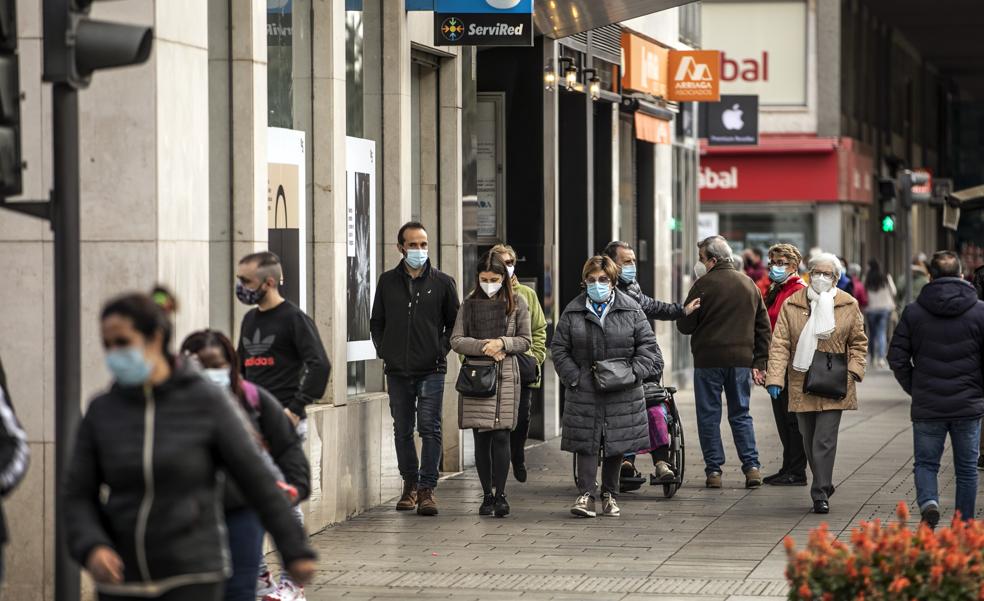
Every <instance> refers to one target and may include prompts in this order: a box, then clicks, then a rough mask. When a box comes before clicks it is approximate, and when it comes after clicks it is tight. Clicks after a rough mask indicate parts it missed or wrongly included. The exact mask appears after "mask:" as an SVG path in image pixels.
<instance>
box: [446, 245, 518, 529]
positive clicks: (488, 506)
mask: <svg viewBox="0 0 984 601" xmlns="http://www.w3.org/2000/svg"><path fill="white" fill-rule="evenodd" d="M531 344H532V336H531V334H530V311H529V307H528V306H527V304H526V301H525V300H523V297H521V296H519V295H518V294H516V293H514V292H513V286H512V281H511V279H510V278H509V275H508V270H507V269H506V264H505V263H503V262H502V260H501V259H500V258H499V256H498V255H496V254H493V253H486V254H485V255H483V256H482V258H481V259H479V261H478V267H477V269H476V274H475V288H474V290H472V292H471V294H469V295H468V298H466V299H465V302H464V303H463V304H462V305H461V310H460V311H459V312H458V319H457V321H456V322H455V324H454V332H452V334H451V349H452V350H453V351H455V352H456V353H458V354H460V355H463V356H464V357H465V365H464V366H462V369H468V366H469V365H470V364H475V363H483V362H484V363H488V362H495V363H496V364H497V365H498V380H497V382H496V392H495V395H493V396H491V397H488V398H475V397H468V396H464V395H459V407H458V419H459V424H460V426H461V428H462V429H465V428H470V429H471V430H472V432H473V433H474V435H475V467H476V468H477V469H478V476H479V479H480V480H481V481H482V490H483V491H484V497H483V499H482V506H481V508H480V509H479V514H480V515H493V514H494V515H495V516H496V517H505V516H506V515H508V514H509V503H507V502H506V493H505V490H506V479H507V477H508V476H509V464H510V450H509V448H510V432H511V431H512V430H513V428H515V427H516V422H517V418H518V408H519V401H520V394H521V389H522V385H521V381H520V375H519V363H518V361H517V359H516V356H517V355H520V354H522V353H525V352H527V351H528V350H529V349H530V345H531Z"/></svg>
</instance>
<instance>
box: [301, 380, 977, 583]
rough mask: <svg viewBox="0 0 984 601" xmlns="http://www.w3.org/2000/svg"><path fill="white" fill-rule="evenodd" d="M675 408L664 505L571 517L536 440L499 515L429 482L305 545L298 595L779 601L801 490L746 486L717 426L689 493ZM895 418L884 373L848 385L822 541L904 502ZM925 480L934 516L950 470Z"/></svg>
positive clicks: (807, 524)
mask: <svg viewBox="0 0 984 601" xmlns="http://www.w3.org/2000/svg"><path fill="white" fill-rule="evenodd" d="M678 402H679V404H680V410H681V415H682V416H683V421H684V422H685V427H686V436H687V440H688V443H687V447H686V450H687V467H688V469H687V479H686V483H685V485H684V487H683V488H681V489H680V491H679V492H678V493H677V495H676V497H674V498H673V499H665V498H663V496H662V491H661V489H660V490H657V489H655V488H651V487H648V486H646V487H644V488H643V489H641V490H640V491H639V492H638V493H634V494H624V495H622V496H621V497H620V504H621V507H622V517H621V518H620V519H603V518H600V517H599V518H596V519H593V520H585V519H577V518H574V517H572V516H571V515H570V514H569V513H568V507H569V505H570V504H571V502H572V501H573V500H574V497H575V496H576V491H575V489H574V487H573V481H572V475H571V456H570V455H569V454H567V453H564V452H562V451H560V444H559V440H553V441H549V442H547V443H545V444H542V445H540V446H538V447H536V448H533V449H531V450H530V451H529V452H528V462H529V470H530V476H529V481H528V482H527V483H526V484H517V483H515V482H514V481H511V483H510V489H509V490H508V491H507V492H508V496H509V501H510V504H511V505H512V510H513V514H512V515H511V516H509V517H508V518H505V519H494V518H480V517H479V516H478V505H479V503H480V497H481V494H480V492H481V488H480V485H479V482H478V478H477V475H476V474H475V473H474V471H469V472H466V473H464V474H460V475H457V476H454V477H451V478H449V479H447V480H445V481H443V482H442V483H441V485H440V487H439V488H438V500H439V502H440V510H441V514H440V516H438V517H434V518H423V517H418V516H417V515H415V514H407V513H397V512H396V511H394V510H393V509H392V508H391V507H390V506H386V507H381V508H377V509H375V510H373V511H370V512H368V513H366V514H364V515H361V516H359V517H356V518H354V519H352V520H349V521H347V522H345V523H343V524H340V525H338V526H336V527H333V528H330V529H328V530H326V531H324V532H322V533H319V534H318V535H316V536H315V537H314V538H313V541H314V544H315V545H316V547H317V549H318V551H319V553H320V555H321V571H320V573H319V575H318V577H317V579H316V581H315V582H314V583H312V585H310V586H309V587H308V599H310V600H311V601H321V600H328V599H452V600H466V599H473V600H478V599H480V600H484V599H524V600H525V599H535V600H546V599H558V600H559V599H571V600H574V599H577V600H580V599H604V600H608V599H611V600H615V599H618V600H624V601H630V600H637V601H641V600H644V599H645V600H657V599H659V600H669V599H701V600H728V601H738V600H749V601H750V600H753V599H754V600H759V601H764V600H778V599H783V598H785V595H786V590H787V589H786V585H785V582H784V580H783V569H784V567H785V562H784V550H783V548H782V539H783V537H784V536H785V535H787V534H791V535H792V536H793V537H794V538H795V539H797V540H798V541H800V542H802V541H805V539H806V536H807V533H808V532H809V530H810V529H811V528H814V527H815V526H817V525H818V524H819V523H820V522H821V519H820V518H819V516H815V515H813V514H812V513H810V512H809V509H810V507H811V502H810V499H809V492H808V489H807V488H805V487H797V488H770V487H765V488H763V489H761V490H755V491H747V490H745V489H744V488H743V483H744V480H743V477H742V476H741V471H740V469H739V466H737V465H736V464H735V453H734V451H733V448H734V447H733V444H731V443H730V440H731V437H730V432H729V431H728V428H727V424H726V423H725V425H724V433H723V434H724V436H725V441H726V445H725V448H726V449H727V450H728V457H729V461H730V464H729V465H728V466H727V467H726V468H725V471H726V473H725V488H723V489H721V490H707V489H704V488H703V465H702V462H701V461H700V450H699V446H698V444H697V437H696V425H695V421H694V409H693V398H692V396H691V395H690V394H689V393H687V392H684V393H681V394H679V395H678ZM752 405H753V416H754V419H755V430H756V435H757V437H758V445H759V452H760V455H761V460H762V462H763V464H764V466H765V467H764V470H763V471H764V473H771V471H770V468H775V467H776V466H777V464H778V461H779V446H778V438H777V436H776V433H775V427H774V424H773V419H772V413H771V406H770V404H769V400H768V397H767V396H766V395H765V393H764V392H763V391H761V390H757V391H756V392H755V394H754V396H753V400H752ZM908 406H909V404H908V399H907V398H906V397H905V396H904V395H903V394H902V392H901V390H900V389H899V388H898V386H897V385H896V384H895V382H894V380H893V379H892V378H891V376H890V375H888V374H887V373H884V372H883V373H878V374H872V375H871V376H870V377H869V378H868V380H866V382H865V383H864V384H863V385H862V388H861V410H860V411H856V412H847V413H845V415H844V419H843V421H842V424H841V435H840V447H839V450H838V457H837V468H836V471H835V483H836V485H837V494H836V496H835V497H834V498H833V499H832V500H831V507H832V510H831V513H830V514H829V515H828V516H827V517H826V520H825V521H827V523H828V524H830V526H831V528H832V529H834V530H836V531H841V532H844V533H846V532H849V529H850V527H851V525H853V524H856V523H857V522H858V521H859V520H862V519H871V518H873V517H876V516H880V517H883V518H887V517H890V516H891V515H892V514H893V511H894V507H895V504H896V503H897V502H898V501H899V500H900V499H905V500H908V501H910V502H911V501H912V499H913V496H914V494H913V490H912V487H913V485H912V475H911V446H912V443H911V434H910V431H911V430H910V424H909V420H908ZM639 462H640V463H639V465H640V469H644V468H647V467H649V466H650V461H649V459H648V458H640V459H639ZM940 480H941V482H940V484H941V488H942V491H943V495H944V498H943V504H944V510H948V509H949V506H950V503H951V502H952V495H953V488H952V486H953V477H952V471H951V470H950V469H949V467H944V470H943V473H942V474H941V478H940ZM982 488H984V485H982ZM981 513H982V512H981V510H978V516H979V517H980V516H981Z"/></svg>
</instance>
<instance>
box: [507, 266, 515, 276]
mask: <svg viewBox="0 0 984 601" xmlns="http://www.w3.org/2000/svg"><path fill="white" fill-rule="evenodd" d="M506 273H508V274H509V277H510V278H511V277H513V274H514V273H516V266H515V265H506Z"/></svg>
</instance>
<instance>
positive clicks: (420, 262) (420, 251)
mask: <svg viewBox="0 0 984 601" xmlns="http://www.w3.org/2000/svg"><path fill="white" fill-rule="evenodd" d="M406 262H407V265H408V266H409V267H410V269H420V268H421V267H423V266H424V265H425V264H426V263H427V249H426V248H408V249H407V258H406Z"/></svg>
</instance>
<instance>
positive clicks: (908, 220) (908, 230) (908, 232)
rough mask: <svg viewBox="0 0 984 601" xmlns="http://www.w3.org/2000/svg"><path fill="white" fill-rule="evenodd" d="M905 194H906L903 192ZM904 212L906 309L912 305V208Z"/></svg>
mask: <svg viewBox="0 0 984 601" xmlns="http://www.w3.org/2000/svg"><path fill="white" fill-rule="evenodd" d="M903 194H906V192H903ZM902 210H903V211H904V212H905V216H904V219H905V251H904V252H905V254H904V256H903V257H902V258H903V259H904V263H905V267H903V269H904V270H905V272H904V274H905V306H906V307H908V306H909V304H910V303H912V265H911V262H912V206H907V207H905V208H903V209H902Z"/></svg>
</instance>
